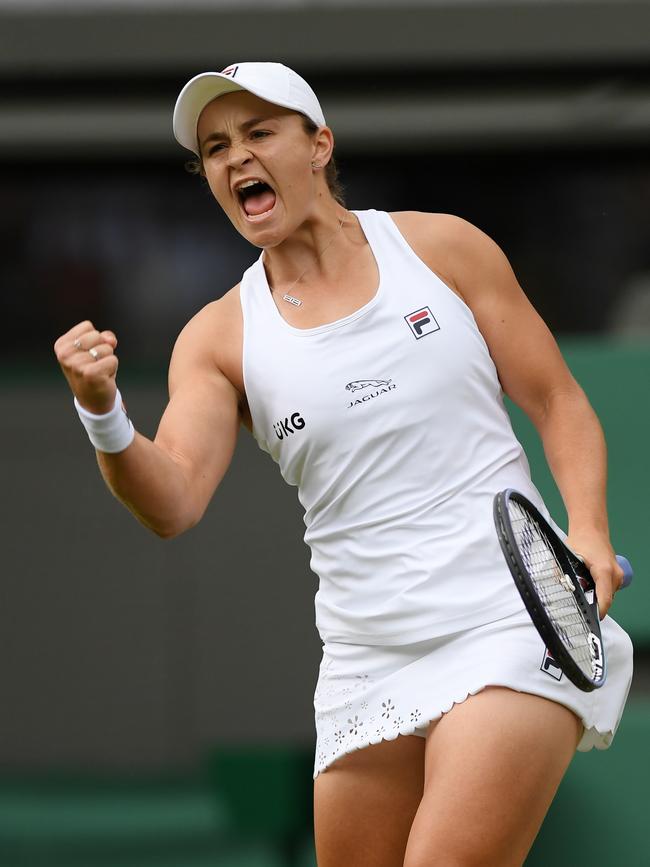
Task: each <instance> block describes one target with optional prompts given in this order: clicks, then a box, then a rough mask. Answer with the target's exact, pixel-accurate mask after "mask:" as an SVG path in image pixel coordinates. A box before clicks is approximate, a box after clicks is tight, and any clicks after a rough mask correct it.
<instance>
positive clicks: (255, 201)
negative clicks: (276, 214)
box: [237, 180, 275, 219]
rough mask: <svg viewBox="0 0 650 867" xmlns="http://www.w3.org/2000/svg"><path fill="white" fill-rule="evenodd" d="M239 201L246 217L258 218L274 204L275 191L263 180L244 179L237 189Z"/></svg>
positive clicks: (271, 208)
mask: <svg viewBox="0 0 650 867" xmlns="http://www.w3.org/2000/svg"><path fill="white" fill-rule="evenodd" d="M237 195H238V196H239V201H240V203H241V206H242V208H243V210H244V213H245V214H246V216H247V217H249V218H251V219H258V218H260V217H263V216H265V215H266V214H267V213H268V212H269V211H272V210H273V207H274V206H275V192H274V190H273V189H272V188H271V187H270V186H269V185H268V184H267V183H265V182H264V181H258V180H251V181H246V182H245V183H243V184H242V185H241V186H240V187H238V189H237Z"/></svg>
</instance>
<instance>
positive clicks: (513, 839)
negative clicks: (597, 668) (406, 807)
mask: <svg viewBox="0 0 650 867" xmlns="http://www.w3.org/2000/svg"><path fill="white" fill-rule="evenodd" d="M581 735H582V724H581V723H580V721H579V720H578V718H577V717H576V716H575V714H573V712H572V711H570V710H568V709H567V708H566V707H564V706H563V705H560V704H557V703H556V702H552V701H549V700H548V699H545V698H541V697H540V696H535V695H530V694H528V693H521V692H516V691H514V690H510V689H506V688H503V687H487V688H486V689H484V690H482V691H481V692H479V693H477V694H476V695H474V696H470V697H469V698H467V699H466V700H465V701H464V702H462V703H461V704H458V705H455V706H454V707H453V708H452V710H451V711H449V712H448V713H447V714H445V715H444V716H443V717H442V719H440V720H439V721H438V722H437V723H434V724H432V725H431V727H430V729H429V731H428V733H427V740H426V754H425V787H424V795H423V797H422V802H421V804H420V807H419V809H418V812H417V815H416V817H415V819H414V822H413V826H412V829H411V834H410V837H409V841H408V847H407V852H406V859H405V861H404V867H425V865H426V867H430V865H434V864H435V865H436V867H452V865H453V867H461V865H462V867H473V865H477V867H478V865H481V867H483V865H486V864H489V865H490V867H519V865H521V864H522V863H523V861H524V859H525V857H526V854H527V852H528V850H529V849H530V847H531V845H532V843H533V840H534V839H535V836H536V834H537V831H538V830H539V828H540V826H541V823H542V821H543V819H544V816H545V815H546V811H547V810H548V808H549V806H550V803H551V801H552V799H553V796H554V795H555V792H556V791H557V787H558V786H559V784H560V781H561V779H562V776H563V775H564V772H565V770H566V768H567V767H568V765H569V762H570V761H571V758H572V756H573V754H574V752H575V749H576V746H577V743H578V741H579V739H580V737H581Z"/></svg>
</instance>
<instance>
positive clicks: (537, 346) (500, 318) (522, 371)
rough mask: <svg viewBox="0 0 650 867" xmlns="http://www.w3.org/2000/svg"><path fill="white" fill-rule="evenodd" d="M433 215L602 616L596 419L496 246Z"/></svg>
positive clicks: (616, 579) (456, 283)
mask: <svg viewBox="0 0 650 867" xmlns="http://www.w3.org/2000/svg"><path fill="white" fill-rule="evenodd" d="M441 217H442V220H440V219H439V218H441ZM429 218H430V219H431V215H429ZM435 220H436V223H435V225H436V233H437V236H438V240H437V241H436V242H435V243H436V246H437V245H439V244H444V246H445V250H446V252H445V254H444V255H445V258H444V260H441V259H440V258H438V260H437V261H443V262H444V266H443V267H444V269H445V272H446V273H445V274H444V275H441V276H443V279H445V280H447V281H448V282H449V283H450V285H451V286H452V288H453V289H454V290H455V291H456V292H458V294H459V295H460V296H461V298H462V299H463V300H464V301H465V303H466V304H467V305H468V306H469V307H470V309H471V311H472V313H473V315H474V318H475V319H476V322H477V325H478V327H479V329H480V331H481V333H482V335H483V337H484V338H485V341H486V343H487V345H488V348H489V350H490V354H491V356H492V359H493V360H494V363H495V365H496V368H497V371H498V374H499V378H500V381H501V384H502V386H503V390H504V391H505V393H506V394H507V395H508V396H509V397H510V398H512V400H513V401H514V402H515V403H516V404H517V405H518V406H520V407H521V408H522V409H523V410H524V412H525V413H526V414H527V415H528V417H529V418H530V419H531V421H532V422H533V424H534V425H535V427H536V428H537V430H538V432H539V434H540V436H541V439H542V442H543V445H544V452H545V455H546V459H547V461H548V464H549V467H550V469H551V472H552V473H553V477H554V478H555V481H556V482H557V485H558V488H559V490H560V493H561V495H562V499H563V500H564V504H565V506H566V509H567V514H568V517H569V528H568V537H569V538H568V542H569V545H570V546H571V547H572V548H573V549H574V550H575V551H577V552H579V553H580V554H581V555H582V556H583V557H584V559H585V562H586V563H587V565H588V566H589V568H590V570H591V573H592V575H593V577H594V580H595V581H596V584H597V591H598V600H599V605H600V611H601V616H603V617H604V616H605V614H606V612H607V610H608V608H609V606H610V605H611V602H612V598H613V594H614V592H615V591H616V590H617V589H618V588H619V587H620V584H621V580H622V577H623V572H622V570H621V568H620V567H619V566H618V563H617V562H616V559H615V556H614V552H613V549H612V546H611V543H610V540H609V528H608V521H607V505H606V486H607V454H606V447H605V438H604V436H603V431H602V428H601V426H600V423H599V421H598V418H597V417H596V414H595V412H594V411H593V409H592V407H591V405H590V403H589V401H588V399H587V397H586V395H585V393H584V391H583V390H582V388H581V387H580V386H579V385H578V383H577V382H576V380H575V379H574V378H573V376H572V374H571V372H570V371H569V369H568V367H567V365H566V363H565V361H564V359H563V358H562V355H561V353H560V350H559V349H558V346H557V344H556V342H555V340H554V338H553V336H552V334H551V332H550V331H549V329H548V328H547V326H546V325H545V323H544V322H543V320H542V319H541V317H540V316H539V315H538V313H537V312H536V311H535V309H534V308H533V306H532V304H531V303H530V302H529V301H528V299H527V298H526V295H525V294H524V292H523V290H522V288H521V286H520V285H519V283H518V282H517V279H516V277H515V275H514V273H513V271H512V268H511V267H510V264H509V262H508V260H507V258H506V256H505V255H504V253H503V252H502V250H501V249H500V248H499V247H498V246H497V244H496V243H495V242H494V241H492V240H491V239H490V238H489V237H488V236H487V235H485V234H484V233H483V232H481V231H480V230H479V229H477V228H476V227H475V226H472V225H471V224H470V223H467V222H466V221H464V220H461V219H459V218H457V217H452V216H446V215H435ZM429 231H430V232H431V224H430V226H429Z"/></svg>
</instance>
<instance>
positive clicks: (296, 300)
mask: <svg viewBox="0 0 650 867" xmlns="http://www.w3.org/2000/svg"><path fill="white" fill-rule="evenodd" d="M282 298H283V300H284V301H288V302H289V304H293V305H294V306H295V307H300V305H301V304H302V301H301V300H300V299H299V298H294V297H293V295H289V294H288V293H287V294H286V295H283V296H282Z"/></svg>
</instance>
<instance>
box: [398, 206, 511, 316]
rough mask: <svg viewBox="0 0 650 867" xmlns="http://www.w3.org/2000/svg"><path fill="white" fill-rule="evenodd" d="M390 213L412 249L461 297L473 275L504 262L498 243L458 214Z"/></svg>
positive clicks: (473, 282) (492, 268) (471, 283)
mask: <svg viewBox="0 0 650 867" xmlns="http://www.w3.org/2000/svg"><path fill="white" fill-rule="evenodd" d="M390 216H391V218H392V219H393V221H394V223H395V225H396V226H397V228H398V229H399V230H400V232H401V233H402V235H404V238H405V240H406V241H407V243H408V244H409V245H410V246H411V248H412V249H413V251H414V252H415V253H416V254H417V255H418V256H419V257H420V258H421V259H422V260H423V261H424V263H425V264H426V265H428V267H429V268H430V269H431V270H432V271H434V272H435V273H436V274H438V276H440V277H441V278H442V279H443V280H444V281H445V282H446V283H447V284H448V285H450V286H451V288H453V289H454V291H455V292H456V293H457V294H458V295H460V296H461V298H463V299H464V300H467V297H466V293H467V291H468V287H470V291H471V287H472V286H474V285H476V279H475V278H476V277H478V276H479V275H482V274H485V272H486V270H487V271H492V270H495V269H500V268H503V267H504V266H507V264H508V263H507V260H506V259H505V256H504V254H503V251H502V250H501V248H500V247H499V245H498V244H497V243H496V242H495V241H494V240H493V239H492V238H491V237H490V236H489V235H487V234H486V233H485V232H483V231H482V230H481V229H479V228H478V226H475V225H474V224H473V223H470V222H469V221H468V220H465V219H463V218H462V217H458V216H455V215H454V214H432V213H426V212H423V211H398V212H393V213H391V214H390ZM461 287H462V288H461Z"/></svg>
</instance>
